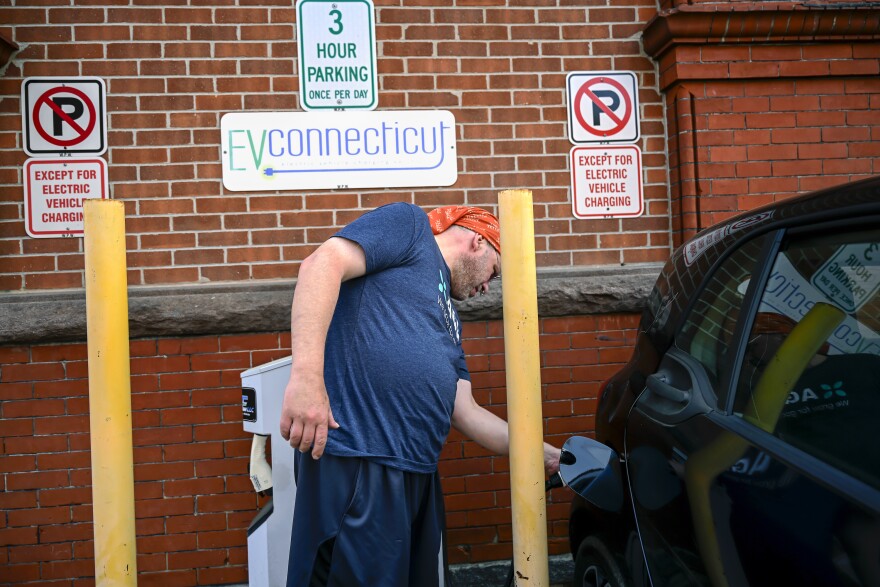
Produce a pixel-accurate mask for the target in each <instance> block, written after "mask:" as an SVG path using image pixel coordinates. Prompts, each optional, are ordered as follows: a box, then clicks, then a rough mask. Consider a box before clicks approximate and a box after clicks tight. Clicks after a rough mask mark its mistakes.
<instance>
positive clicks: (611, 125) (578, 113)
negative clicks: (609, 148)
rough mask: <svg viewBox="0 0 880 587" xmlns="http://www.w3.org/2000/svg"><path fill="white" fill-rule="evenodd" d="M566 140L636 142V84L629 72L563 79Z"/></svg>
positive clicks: (591, 73) (587, 73)
mask: <svg viewBox="0 0 880 587" xmlns="http://www.w3.org/2000/svg"><path fill="white" fill-rule="evenodd" d="M566 88H567V91H568V130H569V140H570V141H571V142H572V143H573V144H575V145H577V144H581V143H634V142H636V141H637V140H639V126H640V125H639V92H638V80H637V79H636V75H635V74H634V73H633V72H631V71H574V72H571V73H569V74H568V76H566Z"/></svg>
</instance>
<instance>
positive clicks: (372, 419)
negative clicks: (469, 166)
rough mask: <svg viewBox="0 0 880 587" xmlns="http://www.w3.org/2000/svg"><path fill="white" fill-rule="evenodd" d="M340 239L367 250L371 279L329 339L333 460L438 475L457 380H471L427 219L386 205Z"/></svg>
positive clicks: (345, 303) (350, 284)
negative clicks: (360, 459)
mask: <svg viewBox="0 0 880 587" xmlns="http://www.w3.org/2000/svg"><path fill="white" fill-rule="evenodd" d="M334 236H336V237H342V238H345V239H348V240H350V241H353V242H355V243H357V244H359V245H360V246H361V248H362V249H363V250H364V254H365V255H366V261H367V273H366V275H364V276H363V277H360V278H357V279H352V280H349V281H347V282H345V283H343V284H342V288H341V290H340V292H339V302H338V303H337V305H336V311H335V313H334V314H333V320H332V321H331V323H330V330H329V332H328V333H327V346H326V351H325V357H324V360H325V363H324V379H325V382H326V385H327V393H328V395H329V397H330V406H331V408H332V409H333V417H334V418H335V419H336V421H337V422H339V425H340V428H339V429H337V430H330V432H329V438H328V441H327V448H326V450H327V452H328V453H329V454H333V455H337V456H356V457H365V458H369V459H371V460H373V461H376V462H378V463H381V464H384V465H387V466H390V467H394V468H397V469H402V470H404V471H411V472H416V473H432V472H434V471H435V470H436V469H437V460H438V458H439V456H440V450H441V449H442V448H443V443H444V442H445V440H446V437H447V435H448V434H449V427H450V422H451V418H452V409H453V405H454V402H455V392H456V386H457V383H458V380H459V379H470V376H469V374H468V371H467V366H466V364H465V359H464V352H463V351H462V348H461V324H460V322H459V318H458V313H457V312H456V310H455V307H454V306H453V305H452V300H451V298H450V295H449V283H450V273H449V267H448V266H447V265H446V262H445V261H444V259H443V256H442V255H441V253H440V248H439V247H438V246H437V242H436V241H435V240H434V235H433V234H432V232H431V227H430V225H429V223H428V216H427V215H426V214H425V213H424V212H423V211H422V210H421V209H420V208H418V207H417V206H413V205H411V204H404V203H398V204H389V205H387V206H383V207H381V208H378V209H376V210H373V211H372V212H368V213H367V214H364V215H363V216H362V217H360V218H359V219H358V220H356V221H354V222H352V223H351V224H349V225H348V226H346V227H345V228H343V229H342V230H340V231H339V232H338V233H337V234H336V235H334Z"/></svg>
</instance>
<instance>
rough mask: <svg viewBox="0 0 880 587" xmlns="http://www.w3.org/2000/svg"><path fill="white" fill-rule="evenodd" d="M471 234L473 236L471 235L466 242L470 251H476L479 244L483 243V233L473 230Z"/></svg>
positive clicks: (478, 248)
mask: <svg viewBox="0 0 880 587" xmlns="http://www.w3.org/2000/svg"><path fill="white" fill-rule="evenodd" d="M472 234H473V236H472V237H471V241H470V243H468V244H469V245H470V249H471V251H473V252H474V253H476V252H477V251H479V250H480V246H481V245H482V244H483V235H482V234H480V233H479V232H474V233H472Z"/></svg>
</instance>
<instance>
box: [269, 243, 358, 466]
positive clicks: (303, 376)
mask: <svg viewBox="0 0 880 587" xmlns="http://www.w3.org/2000/svg"><path fill="white" fill-rule="evenodd" d="M366 270H367V261H366V257H365V256H364V251H363V249H361V247H360V245H358V244H357V243H355V242H353V241H350V240H347V239H344V238H331V239H329V240H328V241H327V242H325V243H324V244H322V245H321V246H320V247H318V249H317V250H316V251H315V252H314V253H312V254H311V255H309V256H308V257H307V258H306V259H305V260H304V261H303V263H302V265H301V266H300V270H299V277H298V279H297V282H296V290H295V292H294V296H293V304H292V306H291V310H290V333H291V347H292V353H293V360H292V363H291V369H290V381H288V382H287V388H286V389H285V390H284V403H283V404H282V407H281V422H280V427H281V436H283V437H284V439H285V440H287V441H289V442H290V446H292V447H294V448H297V449H299V450H300V451H301V452H305V451H307V450H309V448H311V449H312V458H315V459H318V458H320V457H321V455H322V454H324V447H325V445H326V444H327V428H328V427H331V428H338V427H339V424H337V423H336V420H334V419H333V412H332V411H331V410H330V402H329V399H328V397H327V388H326V387H325V385H324V345H325V343H326V341H327V330H328V329H329V328H330V321H331V319H332V318H333V312H334V310H335V309H336V302H337V300H338V299H339V287H340V285H341V284H342V282H343V281H347V280H349V279H353V278H355V277H360V276H362V275H364V274H365V273H366Z"/></svg>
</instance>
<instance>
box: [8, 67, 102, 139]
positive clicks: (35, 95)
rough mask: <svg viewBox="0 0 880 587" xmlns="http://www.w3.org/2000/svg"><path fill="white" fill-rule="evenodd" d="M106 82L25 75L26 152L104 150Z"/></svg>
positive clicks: (23, 99)
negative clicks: (28, 76) (29, 76)
mask: <svg viewBox="0 0 880 587" xmlns="http://www.w3.org/2000/svg"><path fill="white" fill-rule="evenodd" d="M104 88H105V86H104V80H102V79H100V78H87V77H80V78H67V79H54V78H27V79H26V80H25V81H24V83H23V84H22V128H23V129H24V131H25V133H24V135H25V141H24V147H25V152H27V153H28V154H29V155H37V156H39V155H46V154H89V155H100V154H102V153H104V151H106V149H107V147H106V143H107V140H106V137H107V125H106V122H105V120H104V112H105V97H106V92H105V89H104Z"/></svg>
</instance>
